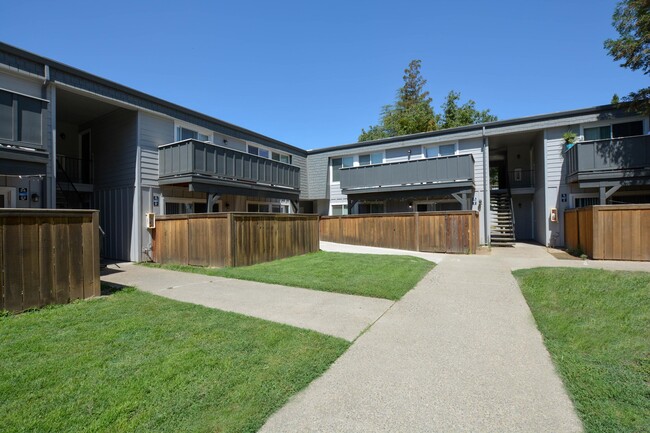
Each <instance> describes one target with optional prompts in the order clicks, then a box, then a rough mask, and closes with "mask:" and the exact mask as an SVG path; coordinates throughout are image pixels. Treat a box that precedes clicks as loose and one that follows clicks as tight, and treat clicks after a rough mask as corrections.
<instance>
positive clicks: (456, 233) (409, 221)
mask: <svg viewBox="0 0 650 433" xmlns="http://www.w3.org/2000/svg"><path fill="white" fill-rule="evenodd" d="M474 221H478V213H477V212H473V211H460V212H423V213H417V212H416V213H405V214H366V215H348V216H336V217H321V219H320V223H319V224H320V235H321V239H322V240H324V241H329V242H337V243H347V244H352V245H368V246H375V247H384V248H397V249H405V250H412V251H429V252H455V253H470V254H473V253H476V250H477V249H478V243H479V238H480V237H479V233H478V230H479V227H478V224H474Z"/></svg>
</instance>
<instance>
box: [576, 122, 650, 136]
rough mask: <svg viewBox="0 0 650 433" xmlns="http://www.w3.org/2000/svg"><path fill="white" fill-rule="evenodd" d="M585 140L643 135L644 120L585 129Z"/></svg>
mask: <svg viewBox="0 0 650 433" xmlns="http://www.w3.org/2000/svg"><path fill="white" fill-rule="evenodd" d="M584 135H585V140H587V141H590V140H607V139H608V138H618V137H632V136H635V135H643V121H641V120H638V121H635V122H624V123H615V124H613V125H604V126H596V127H593V128H585V129H584Z"/></svg>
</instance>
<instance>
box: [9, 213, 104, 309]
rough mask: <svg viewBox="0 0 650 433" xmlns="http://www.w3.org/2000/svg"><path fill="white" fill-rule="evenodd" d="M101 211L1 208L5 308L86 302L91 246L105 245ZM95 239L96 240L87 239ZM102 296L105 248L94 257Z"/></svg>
mask: <svg viewBox="0 0 650 433" xmlns="http://www.w3.org/2000/svg"><path fill="white" fill-rule="evenodd" d="M85 220H88V221H92V222H93V224H94V225H95V227H97V228H98V224H99V222H98V221H99V213H98V212H97V211H79V210H55V209H0V266H1V269H0V301H1V302H0V308H3V309H7V310H10V311H22V310H25V309H28V308H34V307H40V306H44V305H48V304H51V303H55V302H58V303H65V302H68V300H69V299H70V298H71V295H70V294H71V293H72V297H73V298H85V297H89V296H90V294H86V293H85V289H84V285H85V284H86V277H85V274H84V272H85V271H84V269H85V268H88V267H89V266H88V265H87V264H86V260H87V257H86V254H85V251H86V247H85V246H84V245H85V243H86V242H88V241H90V242H91V243H94V245H98V244H99V231H98V229H97V230H96V231H87V230H84V229H82V224H81V222H82V221H85ZM89 236H90V238H91V239H87V238H88V237H89ZM90 261H92V262H93V263H92V266H90V268H94V269H96V271H95V272H94V274H93V275H92V276H91V279H90V280H92V281H89V282H90V283H92V285H93V287H94V288H95V293H97V294H98V293H99V249H97V254H95V255H94V256H93V255H91V256H90Z"/></svg>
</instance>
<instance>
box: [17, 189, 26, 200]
mask: <svg viewBox="0 0 650 433" xmlns="http://www.w3.org/2000/svg"><path fill="white" fill-rule="evenodd" d="M18 200H20V201H27V188H18Z"/></svg>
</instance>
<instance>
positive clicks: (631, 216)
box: [564, 204, 650, 261]
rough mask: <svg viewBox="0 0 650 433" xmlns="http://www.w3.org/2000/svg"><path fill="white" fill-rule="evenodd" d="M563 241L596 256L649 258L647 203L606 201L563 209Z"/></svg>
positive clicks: (648, 211) (649, 219)
mask: <svg viewBox="0 0 650 433" xmlns="http://www.w3.org/2000/svg"><path fill="white" fill-rule="evenodd" d="M564 230H565V244H566V246H567V248H577V247H580V248H581V249H582V250H583V251H584V252H585V254H587V256H589V257H591V258H593V259H596V260H599V259H603V260H635V261H638V260H650V205H647V204H629V205H606V206H589V207H584V208H579V209H571V210H567V211H566V212H565V229H564Z"/></svg>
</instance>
